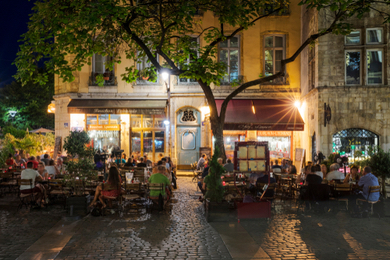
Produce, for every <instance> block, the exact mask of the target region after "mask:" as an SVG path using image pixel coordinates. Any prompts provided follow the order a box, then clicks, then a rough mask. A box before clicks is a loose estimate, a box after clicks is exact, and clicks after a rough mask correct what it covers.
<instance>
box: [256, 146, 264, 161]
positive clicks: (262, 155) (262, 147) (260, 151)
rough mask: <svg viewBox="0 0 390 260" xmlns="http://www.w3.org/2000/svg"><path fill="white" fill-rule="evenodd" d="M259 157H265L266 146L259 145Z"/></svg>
mask: <svg viewBox="0 0 390 260" xmlns="http://www.w3.org/2000/svg"><path fill="white" fill-rule="evenodd" d="M257 158H262V159H263V158H265V146H257Z"/></svg>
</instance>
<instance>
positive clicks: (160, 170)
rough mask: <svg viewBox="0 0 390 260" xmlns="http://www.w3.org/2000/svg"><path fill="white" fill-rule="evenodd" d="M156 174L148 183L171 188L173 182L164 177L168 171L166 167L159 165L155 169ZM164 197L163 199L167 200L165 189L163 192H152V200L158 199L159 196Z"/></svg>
mask: <svg viewBox="0 0 390 260" xmlns="http://www.w3.org/2000/svg"><path fill="white" fill-rule="evenodd" d="M154 171H155V172H156V173H154V174H153V175H152V176H150V177H149V180H148V182H149V183H160V184H165V186H168V187H169V188H171V187H170V186H171V182H170V181H169V179H168V178H167V177H166V176H165V175H164V173H165V172H166V171H167V169H166V167H165V166H164V165H158V166H157V167H155V170H154ZM160 194H161V195H162V196H163V198H167V194H166V190H165V189H163V190H162V191H158V190H152V191H150V194H149V196H150V198H152V199H158V197H159V195H160Z"/></svg>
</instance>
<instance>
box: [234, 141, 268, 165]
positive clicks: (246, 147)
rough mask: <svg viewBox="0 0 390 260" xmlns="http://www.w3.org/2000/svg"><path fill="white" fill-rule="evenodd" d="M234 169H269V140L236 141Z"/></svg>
mask: <svg viewBox="0 0 390 260" xmlns="http://www.w3.org/2000/svg"><path fill="white" fill-rule="evenodd" d="M234 146H235V149H234V158H235V160H234V169H235V170H236V171H240V172H265V171H267V170H269V166H268V163H269V150H268V142H254V141H248V142H235V145H234Z"/></svg>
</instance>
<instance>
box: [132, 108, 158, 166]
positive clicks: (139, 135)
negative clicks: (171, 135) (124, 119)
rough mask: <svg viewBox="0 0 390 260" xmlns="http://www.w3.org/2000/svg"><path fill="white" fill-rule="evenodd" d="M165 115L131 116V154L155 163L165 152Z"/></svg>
mask: <svg viewBox="0 0 390 260" xmlns="http://www.w3.org/2000/svg"><path fill="white" fill-rule="evenodd" d="M164 120H165V116H164V115H131V116H130V121H131V122H130V125H131V154H132V155H134V156H136V157H138V156H140V155H143V154H147V156H148V159H149V160H152V161H155V160H156V158H157V157H158V154H159V153H164V152H165V126H164Z"/></svg>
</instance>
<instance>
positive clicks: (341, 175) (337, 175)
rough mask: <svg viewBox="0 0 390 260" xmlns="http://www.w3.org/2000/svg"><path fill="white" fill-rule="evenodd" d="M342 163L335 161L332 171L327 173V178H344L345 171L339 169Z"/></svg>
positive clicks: (331, 167)
mask: <svg viewBox="0 0 390 260" xmlns="http://www.w3.org/2000/svg"><path fill="white" fill-rule="evenodd" d="M339 168H340V165H339V164H338V163H334V164H332V165H331V166H330V172H329V173H328V174H327V175H326V179H327V180H328V181H331V180H344V179H345V176H344V173H342V172H340V171H339Z"/></svg>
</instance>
